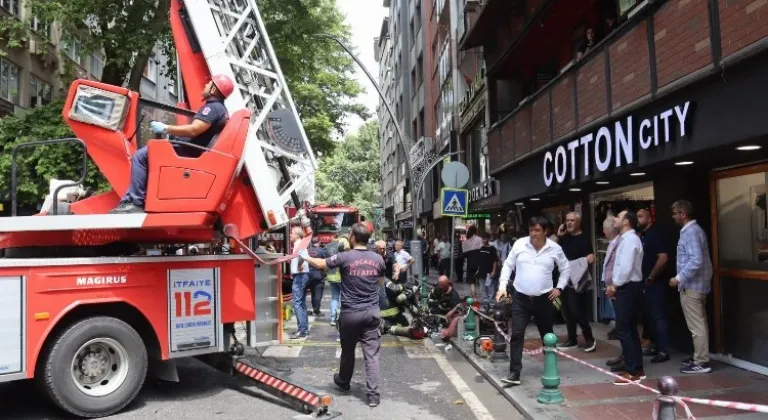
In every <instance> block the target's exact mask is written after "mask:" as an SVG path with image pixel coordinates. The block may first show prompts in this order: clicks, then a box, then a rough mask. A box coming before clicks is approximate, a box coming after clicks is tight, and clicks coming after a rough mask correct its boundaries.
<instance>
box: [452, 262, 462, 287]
mask: <svg viewBox="0 0 768 420" xmlns="http://www.w3.org/2000/svg"><path fill="white" fill-rule="evenodd" d="M453 270H454V272H455V273H456V281H458V282H459V283H461V282H463V281H464V260H463V259H461V258H454V260H453Z"/></svg>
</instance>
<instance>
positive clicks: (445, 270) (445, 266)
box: [437, 257, 451, 276]
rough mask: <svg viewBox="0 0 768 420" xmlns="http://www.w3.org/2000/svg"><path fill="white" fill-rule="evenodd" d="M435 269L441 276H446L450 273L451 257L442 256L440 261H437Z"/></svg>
mask: <svg viewBox="0 0 768 420" xmlns="http://www.w3.org/2000/svg"><path fill="white" fill-rule="evenodd" d="M437 270H438V271H439V272H440V275H441V276H448V275H450V274H451V258H450V257H449V258H442V259H441V260H440V262H438V263H437Z"/></svg>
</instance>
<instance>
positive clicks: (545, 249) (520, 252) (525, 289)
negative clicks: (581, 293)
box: [496, 216, 571, 385]
mask: <svg viewBox="0 0 768 420" xmlns="http://www.w3.org/2000/svg"><path fill="white" fill-rule="evenodd" d="M547 236H549V222H548V221H547V219H545V218H543V217H540V216H537V217H533V218H532V219H531V220H530V222H529V223H528V237H526V238H520V239H518V240H517V241H516V242H515V244H514V245H512V250H511V251H510V253H509V256H507V259H506V260H505V261H504V266H503V268H502V269H501V276H500V278H499V291H498V292H497V293H496V300H497V301H500V300H501V299H503V298H505V297H506V295H507V283H508V282H509V279H510V277H511V275H512V272H514V273H515V280H514V282H513V284H512V286H513V288H514V292H513V295H512V328H511V332H510V337H509V354H510V363H509V376H507V377H506V378H504V379H502V380H501V381H502V382H504V383H507V384H510V385H520V371H521V370H522V367H523V365H522V361H523V342H524V340H525V328H526V327H527V326H528V320H529V319H531V315H533V316H534V317H535V319H536V326H537V327H538V329H539V334H540V335H541V338H542V341H543V340H544V336H545V335H546V334H548V333H551V332H552V324H553V314H552V312H553V308H552V301H553V300H555V299H557V298H558V297H559V296H560V293H561V292H562V291H563V288H565V286H566V285H567V284H568V280H569V279H570V276H571V268H570V265H569V264H568V259H567V258H566V257H565V253H563V249H562V248H560V245H558V244H557V243H555V242H554V241H552V240H551V239H548V238H547ZM555 267H557V268H558V270H559V271H560V277H559V278H558V280H557V287H556V288H553V287H552V283H553V282H552V271H553V270H554V269H555Z"/></svg>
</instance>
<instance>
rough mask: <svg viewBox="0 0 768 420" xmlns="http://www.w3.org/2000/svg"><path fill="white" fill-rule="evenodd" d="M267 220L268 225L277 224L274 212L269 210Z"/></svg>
mask: <svg viewBox="0 0 768 420" xmlns="http://www.w3.org/2000/svg"><path fill="white" fill-rule="evenodd" d="M267 218H268V219H269V224H271V225H276V224H277V217H276V216H275V212H274V211H272V210H270V211H268V212H267Z"/></svg>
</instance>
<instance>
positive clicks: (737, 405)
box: [470, 307, 768, 420]
mask: <svg viewBox="0 0 768 420" xmlns="http://www.w3.org/2000/svg"><path fill="white" fill-rule="evenodd" d="M470 309H471V310H472V311H473V312H475V313H476V314H477V315H478V316H480V317H482V318H484V319H486V320H488V321H490V322H493V325H494V326H495V327H496V330H497V331H498V332H499V334H501V335H502V336H503V337H504V339H505V340H506V341H507V342H509V336H508V335H507V334H506V333H504V331H503V330H502V329H501V327H500V326H499V323H498V322H496V320H495V319H493V318H491V317H489V316H488V315H485V314H483V313H481V312H480V311H478V310H477V309H475V308H472V307H470ZM544 350H545V347H539V348H538V349H534V350H528V349H523V354H525V355H528V356H535V355H538V354H542V353H543V352H544ZM550 350H552V351H554V352H555V353H557V354H559V355H561V356H563V357H565V358H566V359H569V360H573V361H574V362H577V363H580V364H582V365H584V366H587V367H590V368H592V369H595V370H597V371H598V372H601V373H604V374H606V375H608V376H611V377H613V378H616V379H619V380H622V381H624V382H628V383H630V384H632V385H635V386H637V387H639V388H642V389H644V390H646V391H650V392H653V393H654V394H658V395H660V394H661V393H660V392H659V390H657V389H653V388H651V387H648V386H645V385H643V384H641V383H640V382H632V381H629V380H627V379H625V378H624V377H622V376H619V375H616V374H615V373H613V372H609V371H607V370H605V369H603V368H600V367H597V366H595V365H593V364H591V363H587V362H585V361H583V360H581V359H579V358H576V357H573V356H571V355H570V354H567V353H564V352H562V351H560V350H557V349H554V348H550ZM670 398H672V399H674V400H675V402H677V403H678V404H679V405H680V406H682V407H683V409H684V410H685V414H686V416H687V418H688V420H696V417H694V416H693V413H692V412H691V409H690V408H688V404H686V402H689V403H692V404H700V405H708V406H711V407H722V408H730V409H732V410H741V411H748V412H751V413H765V414H768V405H760V404H748V403H741V402H734V401H719V400H708V399H703V398H690V397H678V396H674V395H670ZM657 405H658V401H656V402H654V410H653V419H654V420H656V413H657V412H658V410H657V409H656V407H657Z"/></svg>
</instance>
